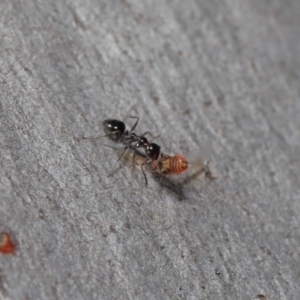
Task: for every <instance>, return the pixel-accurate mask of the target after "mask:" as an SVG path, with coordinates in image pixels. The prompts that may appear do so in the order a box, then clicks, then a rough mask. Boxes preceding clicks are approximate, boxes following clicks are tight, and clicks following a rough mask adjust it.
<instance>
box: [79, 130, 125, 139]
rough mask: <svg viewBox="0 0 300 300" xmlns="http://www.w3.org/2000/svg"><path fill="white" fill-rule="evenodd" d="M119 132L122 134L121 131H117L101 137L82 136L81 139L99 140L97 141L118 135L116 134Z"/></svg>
mask: <svg viewBox="0 0 300 300" xmlns="http://www.w3.org/2000/svg"><path fill="white" fill-rule="evenodd" d="M118 132H120V131H119V130H117V131H114V132H111V133H108V134H106V135H101V136H82V137H81V138H80V139H82V140H97V139H101V138H103V137H107V136H110V135H113V134H116V133H118Z"/></svg>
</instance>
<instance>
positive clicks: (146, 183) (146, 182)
mask: <svg viewBox="0 0 300 300" xmlns="http://www.w3.org/2000/svg"><path fill="white" fill-rule="evenodd" d="M148 162H149V161H148V160H147V161H145V162H143V163H142V164H141V169H142V172H143V175H144V178H145V185H146V187H148V180H147V176H146V174H145V171H144V168H143V165H144V164H146V163H148Z"/></svg>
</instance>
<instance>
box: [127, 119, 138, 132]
mask: <svg viewBox="0 0 300 300" xmlns="http://www.w3.org/2000/svg"><path fill="white" fill-rule="evenodd" d="M130 118H131V119H136V121H135V123H134V125H133V126H132V128H131V129H130V131H129V132H132V131H133V130H134V129H135V127H136V125H137V124H138V122H139V119H140V118H139V117H136V116H135V117H130Z"/></svg>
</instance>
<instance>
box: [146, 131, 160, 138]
mask: <svg viewBox="0 0 300 300" xmlns="http://www.w3.org/2000/svg"><path fill="white" fill-rule="evenodd" d="M146 134H149V135H150V136H151V137H152V138H153V139H157V138H159V137H160V135H157V136H154V135H153V134H152V133H151V132H150V131H146V132H144V133H143V135H142V136H145V135H146Z"/></svg>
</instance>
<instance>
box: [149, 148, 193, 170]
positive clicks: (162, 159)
mask: <svg viewBox="0 0 300 300" xmlns="http://www.w3.org/2000/svg"><path fill="white" fill-rule="evenodd" d="M151 166H152V168H153V169H154V170H155V171H156V172H158V173H160V174H162V175H174V174H180V173H182V172H183V171H185V170H186V169H187V168H188V162H187V160H186V159H185V157H183V156H182V155H180V154H175V155H174V156H169V155H166V154H163V153H162V152H160V155H159V157H158V159H157V160H153V161H152V163H151Z"/></svg>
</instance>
